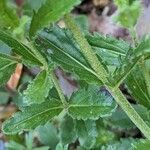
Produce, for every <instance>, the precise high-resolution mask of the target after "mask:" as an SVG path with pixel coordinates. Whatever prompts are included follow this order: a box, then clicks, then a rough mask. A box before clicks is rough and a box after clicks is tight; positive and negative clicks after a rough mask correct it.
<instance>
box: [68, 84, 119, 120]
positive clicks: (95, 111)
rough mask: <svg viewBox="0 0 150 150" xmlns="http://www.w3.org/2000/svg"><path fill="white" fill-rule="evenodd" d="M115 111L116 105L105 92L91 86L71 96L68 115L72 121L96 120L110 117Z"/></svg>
mask: <svg viewBox="0 0 150 150" xmlns="http://www.w3.org/2000/svg"><path fill="white" fill-rule="evenodd" d="M115 109H116V103H115V101H114V100H113V98H112V97H111V96H110V94H109V93H108V92H106V91H103V92H102V91H100V89H99V88H97V87H94V86H91V87H89V88H88V89H87V90H85V89H81V90H79V91H77V92H76V93H75V94H73V95H72V97H71V99H70V102H69V108H68V114H69V115H70V116H71V117H73V118H74V119H79V120H80V119H83V120H87V119H94V120H96V119H98V118H100V117H106V116H110V115H111V114H112V112H113V111H115Z"/></svg>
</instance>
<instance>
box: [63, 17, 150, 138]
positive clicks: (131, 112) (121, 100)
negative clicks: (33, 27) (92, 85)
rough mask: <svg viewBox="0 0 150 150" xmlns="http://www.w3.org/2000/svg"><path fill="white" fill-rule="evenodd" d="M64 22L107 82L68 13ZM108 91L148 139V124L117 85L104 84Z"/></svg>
mask: <svg viewBox="0 0 150 150" xmlns="http://www.w3.org/2000/svg"><path fill="white" fill-rule="evenodd" d="M65 23H66V25H67V26H68V28H69V29H70V30H71V31H72V33H73V36H74V38H75V40H76V41H77V43H78V44H79V46H80V49H81V52H82V53H83V55H84V56H85V58H86V59H87V60H88V61H89V63H90V64H91V67H92V68H93V69H94V71H95V72H96V73H97V75H98V76H99V79H100V80H101V81H102V82H103V83H104V84H105V86H106V83H108V79H107V77H108V74H107V72H106V70H105V68H104V67H103V65H102V63H101V62H100V61H99V60H98V58H97V56H96V55H95V53H94V51H93V50H92V48H91V46H90V45H89V43H88V42H87V40H86V39H85V37H84V35H83V34H82V32H81V31H80V29H79V28H78V26H77V25H76V24H75V22H74V20H73V19H72V17H71V16H70V15H66V16H65ZM106 88H107V89H108V90H109V92H110V93H111V94H112V96H113V97H114V99H115V100H116V102H117V103H118V104H119V105H120V106H121V108H122V109H123V110H124V111H125V112H126V114H127V115H128V116H129V118H130V119H131V120H132V122H133V123H134V124H135V125H136V126H137V127H138V128H139V129H140V130H141V132H142V133H143V134H144V135H145V137H146V138H148V139H150V128H149V127H148V125H147V124H146V123H145V122H144V121H143V119H142V118H141V117H140V116H139V114H138V113H137V112H136V111H135V109H134V108H133V107H132V106H131V105H130V103H129V102H128V100H127V99H126V98H125V96H124V95H123V94H122V92H121V91H120V89H119V88H118V87H117V88H116V89H113V88H111V87H108V86H106Z"/></svg>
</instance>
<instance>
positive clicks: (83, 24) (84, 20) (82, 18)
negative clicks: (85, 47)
mask: <svg viewBox="0 0 150 150" xmlns="http://www.w3.org/2000/svg"><path fill="white" fill-rule="evenodd" d="M74 20H75V22H76V23H77V24H78V26H79V27H80V29H81V30H82V32H83V33H88V32H89V23H88V17H87V16H86V15H78V16H76V17H75V18H74Z"/></svg>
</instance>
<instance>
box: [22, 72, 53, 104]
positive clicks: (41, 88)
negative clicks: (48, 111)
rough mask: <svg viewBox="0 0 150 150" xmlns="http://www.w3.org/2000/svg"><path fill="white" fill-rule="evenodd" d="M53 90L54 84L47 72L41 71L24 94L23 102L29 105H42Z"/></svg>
mask: <svg viewBox="0 0 150 150" xmlns="http://www.w3.org/2000/svg"><path fill="white" fill-rule="evenodd" d="M51 88H52V82H51V79H50V78H49V74H48V72H47V71H45V70H43V71H41V72H40V73H39V74H38V75H37V76H36V78H35V79H34V80H33V81H32V82H31V83H30V84H29V85H28V88H27V89H26V90H25V91H24V93H23V101H24V103H26V104H27V105H30V104H32V103H41V102H43V101H44V100H45V98H46V97H47V96H48V93H49V90H50V89H51Z"/></svg>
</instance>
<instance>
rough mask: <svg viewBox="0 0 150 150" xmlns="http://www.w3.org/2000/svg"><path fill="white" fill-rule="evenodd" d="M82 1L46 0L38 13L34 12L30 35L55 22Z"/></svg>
mask: <svg viewBox="0 0 150 150" xmlns="http://www.w3.org/2000/svg"><path fill="white" fill-rule="evenodd" d="M79 3H80V0H59V1H54V0H46V2H45V3H44V4H43V5H42V6H41V7H40V8H39V10H38V12H37V13H34V15H33V18H32V21H31V26H30V36H34V35H35V33H36V32H37V31H38V30H40V29H42V28H43V27H44V26H46V25H48V24H50V23H53V22H55V21H57V20H58V19H60V18H61V17H63V15H65V14H66V13H69V12H70V11H71V10H72V8H73V6H75V5H77V4H79Z"/></svg>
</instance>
